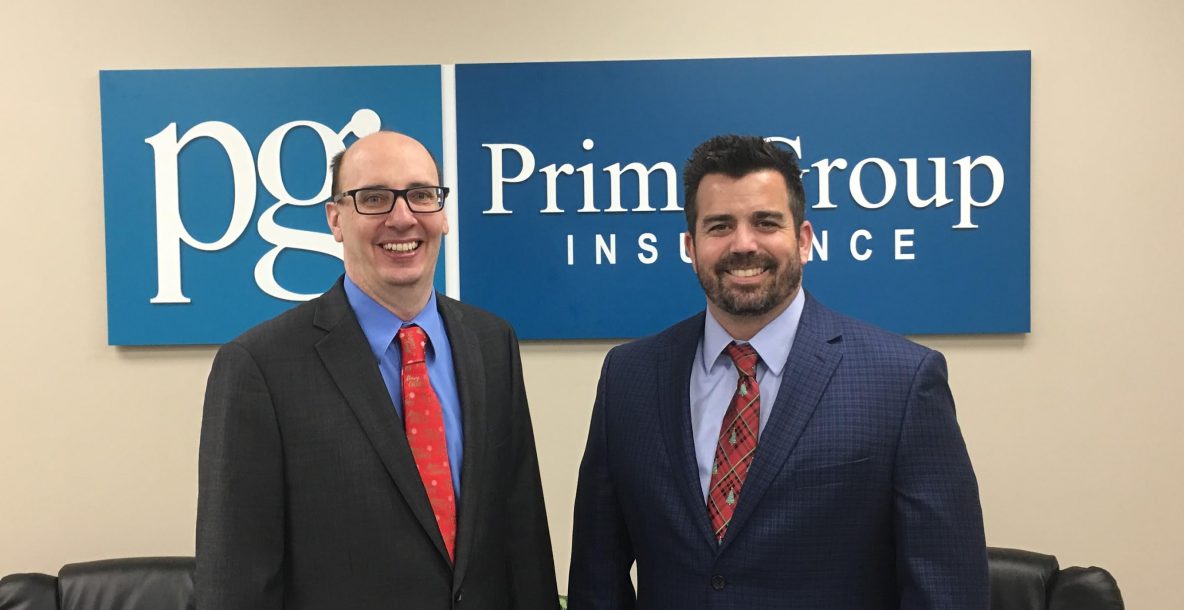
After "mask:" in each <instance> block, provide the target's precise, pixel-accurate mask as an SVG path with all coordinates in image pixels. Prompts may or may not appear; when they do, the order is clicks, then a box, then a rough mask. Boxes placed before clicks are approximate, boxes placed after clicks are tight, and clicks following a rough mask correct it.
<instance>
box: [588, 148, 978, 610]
mask: <svg viewBox="0 0 1184 610" xmlns="http://www.w3.org/2000/svg"><path fill="white" fill-rule="evenodd" d="M684 186H685V192H686V206H685V207H686V216H687V227H688V229H689V232H688V234H687V236H686V249H687V252H688V253H689V254H690V256H691V258H692V265H693V267H694V270H695V273H696V274H697V275H698V277H699V282H700V284H702V286H703V290H704V292H705V293H706V296H707V310H706V311H705V312H702V313H700V314H698V315H696V316H694V317H692V318H690V319H688V320H685V321H683V322H680V323H679V324H676V325H675V326H673V327H671V328H669V329H667V330H665V331H663V332H661V333H659V334H657V335H654V336H652V337H648V338H645V339H641V340H639V341H635V342H632V343H629V344H626V345H622V346H620V347H617V348H615V349H613V350H612V351H610V352H609V354H608V356H607V357H606V358H605V361H604V368H603V370H602V371H601V376H600V383H599V386H598V389H597V395H596V404H595V407H594V409H593V413H592V423H591V428H590V430H589V434H588V444H587V447H586V449H585V451H584V459H583V463H582V464H581V466H580V478H579V486H578V489H577V493H576V508H575V525H574V533H573V541H572V564H571V577H570V581H569V595H570V600H569V601H570V608H571V609H572V610H585V609H603V610H608V609H613V610H620V609H623V608H662V609H667V608H668V609H677V610H695V609H698V608H704V609H707V608H711V609H720V610H723V609H736V610H760V609H774V608H777V609H781V608H787V609H788V608H801V609H810V610H817V609H820V608H838V609H843V610H852V609H865V608H868V609H872V608H875V609H878V608H929V609H941V610H978V609H985V608H987V606H988V588H987V583H988V577H987V560H986V547H985V542H984V537H983V523H982V511H981V508H980V506H979V499H978V484H977V482H976V481H975V477H974V471H973V470H972V468H971V465H970V459H969V457H968V456H967V453H966V446H965V443H964V442H963V440H962V435H961V432H960V430H959V428H958V423H957V421H956V419H955V417H954V402H953V398H952V396H951V394H950V388H949V385H948V383H947V379H946V364H945V359H944V358H943V357H942V356H941V354H939V353H937V352H935V351H932V350H929V349H927V348H925V347H922V346H920V345H917V344H915V343H911V342H909V341H907V340H905V339H904V338H902V337H899V336H896V335H893V334H890V333H888V332H885V331H882V330H879V329H877V328H874V327H872V326H869V325H867V324H864V323H861V322H858V321H855V320H852V319H850V318H847V317H844V316H841V315H839V314H836V313H834V312H832V311H830V310H829V309H827V308H825V307H823V306H822V304H820V303H819V302H818V301H816V300H814V298H813V297H811V296H810V295H809V294H807V293H806V292H805V291H804V290H802V289H801V278H802V267H803V266H804V264H805V262H806V260H807V257H808V255H809V252H810V246H811V242H812V239H813V229H812V228H811V226H810V223H809V222H807V221H805V220H804V215H805V195H804V192H803V189H802V182H801V175H800V172H799V169H798V165H797V161H796V159H795V157H794V156H793V154H792V153H790V152H789V151H788V150H785V149H783V148H780V147H778V146H776V145H773V144H771V143H768V142H765V141H763V140H762V139H760V138H757V137H741V136H719V137H716V138H713V139H711V140H708V141H707V142H705V143H703V144H701V145H700V146H699V147H698V148H696V149H695V151H694V153H693V154H692V156H691V158H690V160H689V161H688V162H687V166H686V169H685V171H684ZM634 562H636V564H637V589H636V591H635V590H634V587H633V582H632V580H631V578H630V575H629V571H630V568H631V567H632V566H633V564H634Z"/></svg>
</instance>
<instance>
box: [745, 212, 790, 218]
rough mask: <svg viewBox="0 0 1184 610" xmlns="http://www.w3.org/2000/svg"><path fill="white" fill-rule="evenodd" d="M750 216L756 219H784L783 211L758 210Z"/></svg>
mask: <svg viewBox="0 0 1184 610" xmlns="http://www.w3.org/2000/svg"><path fill="white" fill-rule="evenodd" d="M752 217H753V218H754V219H756V220H784V219H785V213H783V212H769V211H759V212H756V213H754V214H753V215H752Z"/></svg>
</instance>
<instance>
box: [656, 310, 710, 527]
mask: <svg viewBox="0 0 1184 610" xmlns="http://www.w3.org/2000/svg"><path fill="white" fill-rule="evenodd" d="M703 320H704V314H702V313H700V314H699V315H697V316H695V317H693V318H691V319H689V320H686V321H684V322H681V323H680V324H678V325H677V326H675V327H674V328H673V329H672V335H673V336H672V338H671V341H670V342H669V343H667V344H666V349H665V351H664V352H662V354H661V361H660V362H658V363H656V364H657V375H656V377H657V384H658V385H657V388H658V412H659V416H660V417H661V422H660V423H661V428H662V435H663V440H664V441H665V445H666V450H667V452H669V454H670V466H671V468H672V469H673V470H674V476H675V478H676V479H677V483H678V488H679V490H680V491H681V494H680V495H681V496H682V501H683V502H685V503H686V504H687V507H688V512H689V513H690V515H691V520H692V521H693V522H694V523H695V528H696V529H698V530H699V532H700V534H701V535H702V536H703V537H704V539H705V540H706V541H707V542H708V543H709V544H711V546H713V547H714V546H716V542H715V536H714V535H713V534H712V529H711V520H710V519H709V518H708V516H707V504H706V502H705V501H704V500H703V489H702V486H701V485H700V484H699V463H698V460H697V459H696V458H695V439H694V435H693V434H692V432H691V398H690V386H691V367H692V366H693V365H694V362H695V351H696V350H697V349H698V346H699V337H700V336H702V334H703Z"/></svg>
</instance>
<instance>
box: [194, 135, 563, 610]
mask: <svg viewBox="0 0 1184 610" xmlns="http://www.w3.org/2000/svg"><path fill="white" fill-rule="evenodd" d="M332 172H333V181H332V192H333V197H332V199H331V200H330V201H329V202H328V203H326V204H325V217H326V220H327V221H328V224H329V228H330V230H331V231H332V233H333V237H334V238H335V239H336V240H337V241H338V242H340V243H341V244H342V247H343V249H344V253H345V255H344V260H345V275H344V276H343V277H342V278H341V279H339V280H338V281H337V283H336V284H335V285H334V286H333V287H332V288H331V289H330V290H329V291H328V292H326V293H325V294H324V295H322V296H321V297H319V298H317V299H314V300H312V301H309V302H308V303H305V304H302V305H300V306H298V307H295V308H293V309H291V310H290V311H288V312H286V313H284V314H282V315H280V316H278V317H276V318H274V319H272V320H269V321H267V322H264V323H263V324H260V325H259V326H257V327H255V328H253V329H251V330H249V331H247V332H246V333H244V334H243V335H242V336H240V337H238V338H237V339H235V340H233V341H231V342H230V343H227V344H226V345H224V346H223V347H222V348H221V349H220V350H219V351H218V355H217V356H216V357H215V359H214V364H213V370H212V371H211V373H210V378H209V383H208V385H207V387H206V398H205V410H204V416H203V419H202V430H201V454H200V463H199V494H198V515H197V583H196V584H197V598H198V599H197V603H198V607H199V608H200V609H203V610H205V609H208V610H239V609H241V610H270V609H280V608H285V609H288V610H294V609H305V608H307V609H317V610H325V609H330V608H349V609H351V610H357V609H367V608H383V609H390V608H411V609H414V610H437V609H439V610H444V609H454V608H463V609H469V608H473V609H486V608H487V609H491V610H492V609H498V610H501V609H507V608H509V609H529V610H536V609H539V608H556V607H558V594H557V591H556V586H555V568H554V563H553V559H552V553H551V542H550V535H549V533H548V531H547V519H546V510H545V508H544V506H543V494H542V487H541V483H540V480H539V469H538V459H537V457H536V455H535V445H534V437H533V432H532V429H531V423H530V415H529V413H528V411H527V403H526V395H525V392H524V389H523V383H522V366H521V361H520V358H519V354H518V341H517V339H516V337H515V335H514V331H513V329H511V328H510V327H509V325H507V324H506V323H505V322H504V321H503V320H501V319H499V318H497V317H495V316H493V315H491V314H489V313H487V312H485V311H482V310H479V309H476V308H474V307H471V306H468V305H465V304H463V303H460V302H457V301H455V300H452V299H449V298H448V297H445V296H444V295H440V294H436V292H435V291H434V290H433V279H434V275H435V269H436V261H437V258H438V254H439V251H440V242H441V239H442V237H443V236H444V235H445V234H447V233H448V218H447V217H446V215H445V213H444V211H443V207H444V201H445V199H446V197H447V196H448V189H447V188H444V187H442V186H440V176H439V171H438V169H437V167H436V163H435V161H434V159H433V157H432V155H431V154H430V153H429V152H428V150H427V149H426V148H425V147H424V146H423V145H422V144H420V143H419V142H418V141H416V140H414V139H412V138H410V137H408V136H405V135H402V134H398V133H393V132H379V133H376V134H373V135H370V136H367V137H365V138H362V139H359V140H358V141H357V142H355V143H354V144H353V145H352V146H351V147H350V148H349V149H347V150H346V151H344V152H343V153H342V154H340V155H338V156H337V157H336V158H334V159H333V162H332Z"/></svg>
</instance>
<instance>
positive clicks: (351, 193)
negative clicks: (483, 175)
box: [331, 184, 451, 216]
mask: <svg viewBox="0 0 1184 610" xmlns="http://www.w3.org/2000/svg"><path fill="white" fill-rule="evenodd" d="M420 189H436V190H437V191H438V192H439V194H440V200H439V201H440V207H438V208H436V209H434V210H417V209H415V208H413V207H411V201H410V200H409V199H407V193H410V192H411V191H418V190H420ZM362 191H386V192H388V193H390V194H391V195H393V196H394V198H393V199H391V207H390V209H388V210H386V211H385V212H363V211H362V210H361V208H359V207H358V198H357V194H358V193H360V192H362ZM450 191H451V189H449V188H448V187H446V186H438V185H431V184H424V185H421V186H413V187H410V188H405V189H391V188H383V187H377V186H367V187H362V188H358V189H350V190H348V191H342V192H340V193H338V195H337V196H336V197H334V198H333V199H332V200H331V201H332V202H333V203H341V200H342V199H344V198H346V197H349V198H350V199H353V201H354V211H355V212H357V213H359V214H361V215H363V216H385V215H386V214H390V213H391V212H392V211H393V210H394V209H395V206H396V205H398V204H399V198H400V197H402V198H403V201H404V202H405V203H406V204H407V210H408V211H410V212H411V213H412V214H435V213H436V212H439V211H440V210H443V209H444V200H446V199H448V193H449V192H450Z"/></svg>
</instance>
